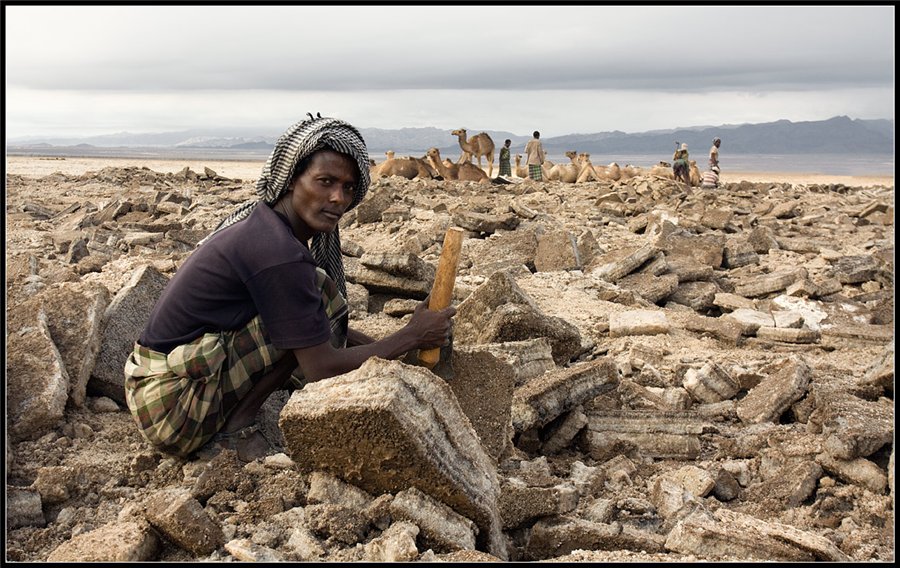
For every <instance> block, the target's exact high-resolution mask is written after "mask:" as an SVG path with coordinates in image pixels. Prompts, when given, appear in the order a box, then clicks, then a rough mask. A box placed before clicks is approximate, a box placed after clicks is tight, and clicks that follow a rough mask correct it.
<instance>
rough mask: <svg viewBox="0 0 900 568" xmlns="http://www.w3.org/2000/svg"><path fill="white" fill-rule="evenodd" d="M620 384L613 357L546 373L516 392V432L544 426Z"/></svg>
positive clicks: (513, 403) (514, 419)
mask: <svg viewBox="0 0 900 568" xmlns="http://www.w3.org/2000/svg"><path fill="white" fill-rule="evenodd" d="M618 380H619V372H618V370H617V368H616V364H615V361H614V360H613V359H612V358H610V357H601V358H599V359H595V360H593V361H587V362H584V363H578V364H576V365H573V366H572V367H569V368H565V369H559V370H556V371H551V372H548V373H545V374H543V375H541V376H540V377H538V378H536V379H533V380H531V381H530V382H528V383H527V384H526V385H524V386H522V387H519V388H517V389H516V390H515V393H514V395H513V401H512V425H513V429H514V430H515V432H516V433H520V432H524V431H526V430H529V429H531V428H535V427H541V426H544V425H546V424H548V423H549V422H550V421H551V420H553V419H555V418H556V417H558V416H560V415H561V414H563V413H564V412H568V411H569V410H571V409H573V408H575V407H576V406H578V405H580V404H582V403H584V402H587V401H588V400H591V399H593V398H594V397H596V396H598V395H600V394H603V393H604V392H607V391H610V390H612V389H614V388H615V387H616V386H617V384H618Z"/></svg>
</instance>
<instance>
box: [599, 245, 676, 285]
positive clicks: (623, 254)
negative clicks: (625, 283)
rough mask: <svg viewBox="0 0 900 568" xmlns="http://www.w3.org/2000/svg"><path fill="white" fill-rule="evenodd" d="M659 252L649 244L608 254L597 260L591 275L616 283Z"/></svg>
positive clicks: (654, 246)
mask: <svg viewBox="0 0 900 568" xmlns="http://www.w3.org/2000/svg"><path fill="white" fill-rule="evenodd" d="M658 252H659V248H658V247H657V246H656V245H654V244H652V243H647V244H645V245H643V246H640V247H637V248H633V247H629V248H626V249H621V250H617V251H614V252H611V253H607V254H605V255H603V256H601V257H600V258H598V259H596V261H595V262H596V268H594V269H592V270H591V274H593V275H595V276H598V277H600V278H603V279H604V280H606V281H607V282H616V281H618V280H621V279H622V278H624V277H626V276H628V275H629V274H631V273H632V272H634V271H635V270H637V269H638V267H640V266H641V265H642V264H644V263H645V262H647V261H648V260H649V259H651V258H653V257H654V256H656V254H657V253H658Z"/></svg>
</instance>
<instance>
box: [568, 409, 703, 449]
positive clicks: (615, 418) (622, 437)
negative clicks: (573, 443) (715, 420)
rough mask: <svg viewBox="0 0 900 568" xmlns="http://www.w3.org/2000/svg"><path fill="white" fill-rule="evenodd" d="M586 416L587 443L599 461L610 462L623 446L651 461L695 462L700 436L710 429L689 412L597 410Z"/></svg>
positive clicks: (587, 446)
mask: <svg viewBox="0 0 900 568" xmlns="http://www.w3.org/2000/svg"><path fill="white" fill-rule="evenodd" d="M587 415H588V425H587V428H586V430H585V431H584V433H585V434H584V444H585V446H586V451H587V452H588V453H589V454H590V455H591V457H593V458H594V459H596V460H604V459H609V458H610V457H611V455H610V454H611V452H613V453H615V451H616V448H621V447H630V448H633V449H635V450H637V452H638V453H639V454H640V455H642V456H647V457H652V458H664V459H665V458H669V459H681V460H686V459H695V458H697V456H699V455H700V435H701V434H702V433H703V432H704V431H705V430H706V429H707V428H708V423H707V422H706V421H705V420H702V419H701V418H699V417H698V416H697V414H696V413H693V412H690V411H678V410H671V411H659V410H607V411H597V410H594V411H589V412H588V413H587Z"/></svg>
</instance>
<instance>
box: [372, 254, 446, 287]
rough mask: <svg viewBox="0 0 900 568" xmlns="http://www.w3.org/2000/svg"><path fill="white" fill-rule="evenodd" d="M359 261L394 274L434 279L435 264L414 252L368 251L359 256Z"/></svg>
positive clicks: (411, 277) (417, 278) (424, 279)
mask: <svg viewBox="0 0 900 568" xmlns="http://www.w3.org/2000/svg"><path fill="white" fill-rule="evenodd" d="M359 263H360V264H362V265H363V266H365V267H366V268H371V269H372V270H380V271H381V272H386V273H388V274H392V275H394V276H400V277H403V278H410V279H412V280H421V281H426V282H431V281H432V280H434V272H435V269H434V266H432V265H431V264H428V263H427V262H425V261H424V260H422V259H421V258H419V257H418V256H416V255H414V254H412V253H391V252H378V253H376V252H367V253H364V254H363V255H362V256H361V257H360V258H359Z"/></svg>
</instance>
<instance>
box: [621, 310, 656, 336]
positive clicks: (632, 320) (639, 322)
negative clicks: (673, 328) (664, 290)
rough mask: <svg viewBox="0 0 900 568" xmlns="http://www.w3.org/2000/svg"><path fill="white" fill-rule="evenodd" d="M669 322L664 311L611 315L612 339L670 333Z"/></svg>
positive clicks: (634, 311) (637, 311)
mask: <svg viewBox="0 0 900 568" xmlns="http://www.w3.org/2000/svg"><path fill="white" fill-rule="evenodd" d="M669 328H670V325H669V320H668V319H666V313H665V312H664V311H662V310H628V311H624V312H612V313H610V314H609V335H610V337H625V336H627V335H657V334H660V333H669Z"/></svg>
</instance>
